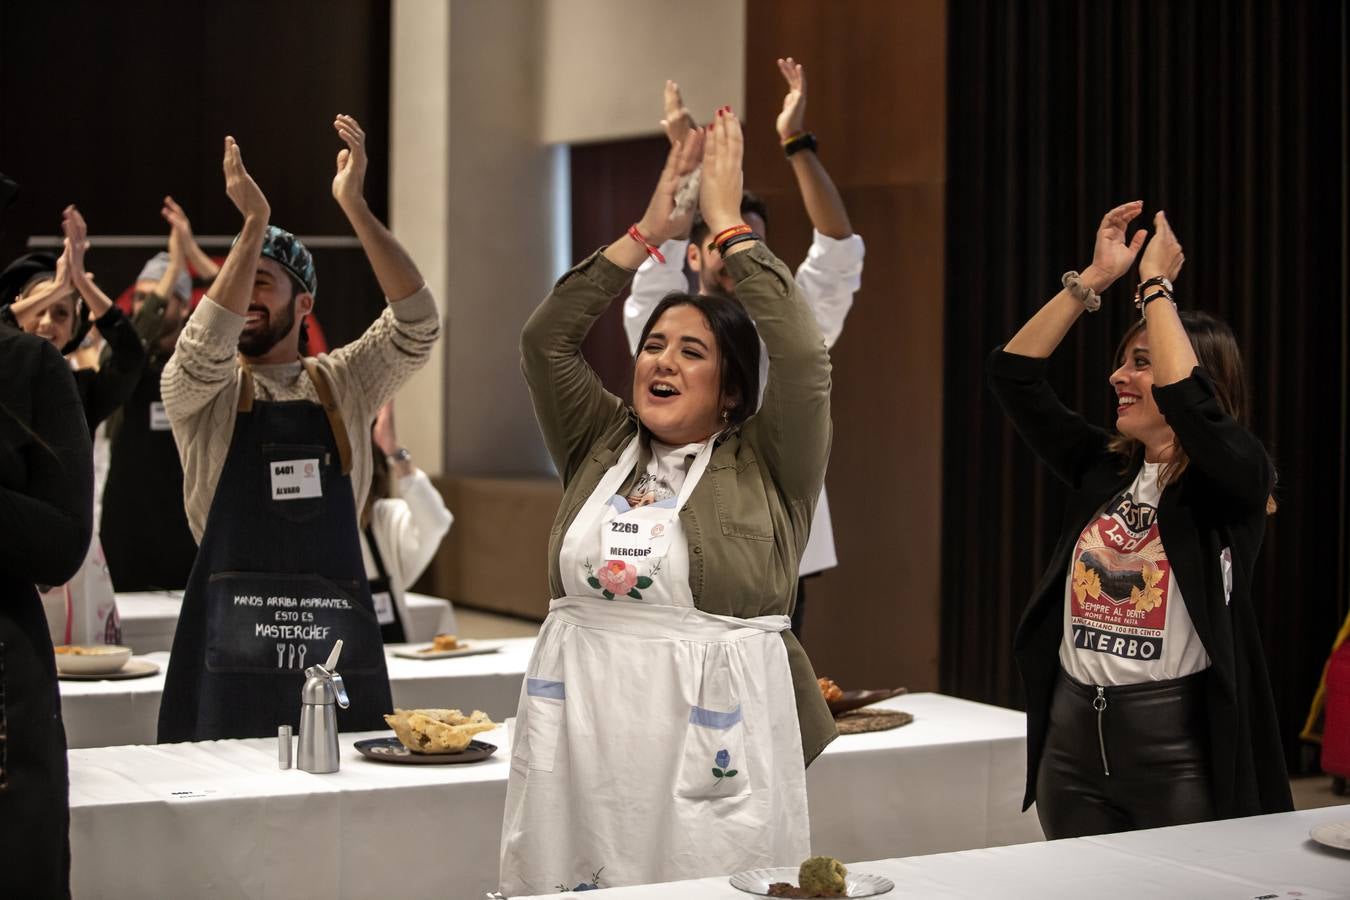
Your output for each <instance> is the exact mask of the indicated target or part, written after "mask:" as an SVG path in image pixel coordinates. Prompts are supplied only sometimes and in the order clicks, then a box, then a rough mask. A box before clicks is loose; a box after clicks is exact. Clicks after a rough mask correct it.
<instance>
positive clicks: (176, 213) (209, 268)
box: [156, 196, 220, 299]
mask: <svg viewBox="0 0 1350 900" xmlns="http://www.w3.org/2000/svg"><path fill="white" fill-rule="evenodd" d="M159 214H160V215H161V216H163V217H164V221H166V222H168V223H169V226H170V228H169V256H170V257H171V258H172V257H173V253H174V245H175V243H176V244H177V245H178V248H179V250H180V252H181V254H182V256H183V258H184V261H185V262H186V263H187V264H188V265H189V266H191V267H192V270H193V271H194V272H196V273H197V277H199V278H202V279H205V280H206V281H212V280H213V279H215V277H216V275H217V274H219V272H220V265H219V264H218V263H217V262H216V261H215V260H214V259H212V258H211V257H210V256H209V255H208V254H207V252H206V251H205V250H203V249H202V248H201V245H200V244H198V243H197V238H196V237H195V236H194V235H193V233H192V221H191V220H190V219H188V217H187V213H185V212H183V207H181V206H179V205H178V202H177V201H176V200H174V199H173V198H172V197H169V196H165V198H164V206H163V208H162V209H160V211H159ZM170 268H172V267H170ZM164 277H165V278H168V277H169V275H168V273H167V272H166V273H165V275H164ZM160 286H161V287H163V288H165V289H167V290H170V291H171V290H173V282H172V281H169V282H168V283H167V284H165V283H164V281H163V280H162V279H161V281H160ZM156 290H158V288H156ZM160 296H162V297H167V296H169V295H168V294H166V293H161V294H160ZM189 299H191V298H189Z"/></svg>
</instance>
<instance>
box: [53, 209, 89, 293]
mask: <svg viewBox="0 0 1350 900" xmlns="http://www.w3.org/2000/svg"><path fill="white" fill-rule="evenodd" d="M61 232H62V233H63V234H64V235H65V248H66V249H65V252H63V253H62V254H61V255H62V257H63V258H64V259H65V260H66V277H67V278H69V279H70V283H71V285H72V286H73V287H75V288H77V289H78V288H80V287H81V286H83V285H84V283H85V282H86V281H87V280H88V278H89V275H88V273H86V272H85V270H84V253H85V251H86V250H88V249H89V226H88V225H87V224H86V223H85V221H84V216H82V215H80V211H79V210H78V209H76V208H75V205H74V204H71V205H70V206H67V207H66V208H65V209H64V210H62V211H61ZM60 271H61V266H60V262H59V260H58V263H57V275H58V280H59V277H60Z"/></svg>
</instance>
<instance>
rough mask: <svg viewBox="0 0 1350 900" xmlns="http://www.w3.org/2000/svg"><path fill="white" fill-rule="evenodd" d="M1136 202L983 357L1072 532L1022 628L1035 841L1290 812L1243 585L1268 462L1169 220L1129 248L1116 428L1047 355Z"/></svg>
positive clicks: (1111, 254)
mask: <svg viewBox="0 0 1350 900" xmlns="http://www.w3.org/2000/svg"><path fill="white" fill-rule="evenodd" d="M1142 209H1143V204H1142V203H1141V202H1139V201H1135V202H1132V203H1127V204H1124V205H1122V206H1119V207H1117V208H1116V209H1114V210H1112V211H1111V212H1109V213H1107V215H1106V217H1105V218H1104V219H1103V220H1102V224H1101V227H1100V228H1099V229H1098V232H1097V240H1096V247H1095V250H1094V254H1093V261H1092V265H1090V266H1089V267H1088V268H1087V269H1086V270H1084V271H1083V272H1082V273H1081V274H1079V273H1076V272H1069V273H1066V274H1065V276H1064V285H1065V289H1064V290H1063V291H1061V292H1060V293H1059V294H1056V295H1055V296H1054V297H1053V298H1052V299H1051V300H1050V301H1049V302H1048V303H1046V304H1045V306H1043V307H1042V308H1041V310H1040V311H1039V312H1037V313H1036V315H1035V316H1033V317H1032V318H1031V320H1030V321H1028V322H1027V324H1026V325H1024V326H1023V327H1022V328H1021V330H1020V331H1018V332H1017V334H1016V335H1014V337H1013V339H1012V340H1010V341H1009V342H1008V343H1007V345H1006V346H1004V347H1001V348H998V349H996V350H995V351H994V352H993V354H992V355H991V356H990V358H989V362H988V376H989V384H990V387H991V389H992V391H993V393H994V395H995V397H996V398H997V400H998V402H999V404H1000V405H1001V406H1002V407H1003V410H1004V412H1005V413H1006V414H1007V415H1008V418H1009V419H1010V420H1011V421H1012V424H1013V426H1014V427H1015V428H1016V429H1017V431H1018V433H1019V434H1020V435H1021V436H1022V438H1023V439H1024V440H1025V441H1026V442H1027V444H1028V445H1029V446H1030V447H1031V448H1032V450H1034V451H1035V453H1036V455H1037V456H1038V457H1039V458H1040V459H1041V461H1042V462H1044V463H1045V464H1046V466H1048V467H1049V469H1050V470H1051V471H1052V472H1053V473H1054V474H1055V475H1056V476H1057V477H1058V478H1060V479H1061V480H1062V481H1064V482H1065V483H1066V484H1068V485H1069V487H1070V489H1071V494H1070V500H1069V506H1068V510H1067V513H1066V516H1065V521H1064V530H1063V531H1062V532H1061V535H1060V539H1059V541H1058V542H1057V546H1056V548H1055V552H1054V556H1053V557H1052V559H1051V561H1050V565H1049V568H1048V569H1047V570H1046V573H1045V575H1044V577H1043V578H1042V580H1041V583H1040V584H1039V585H1038V586H1037V588H1036V591H1035V593H1034V594H1033V595H1032V598H1031V601H1030V603H1029V604H1028V605H1027V608H1026V610H1025V612H1024V613H1023V616H1022V620H1021V622H1020V624H1019V625H1018V629H1017V637H1016V656H1017V661H1018V666H1019V668H1020V670H1021V673H1022V679H1023V683H1024V686H1025V688H1026V696H1027V787H1026V795H1025V798H1024V807H1023V808H1026V807H1028V806H1030V805H1031V803H1032V802H1033V801H1035V802H1036V805H1037V813H1038V815H1039V817H1040V821H1041V826H1042V828H1043V829H1044V831H1045V834H1046V837H1048V838H1051V839H1056V838H1065V837H1077V836H1081V835H1086V834H1100V833H1105V832H1114V831H1124V830H1129V829H1134V828H1154V827H1160V826H1165V825H1176V824H1182V823H1185V822H1194V821H1204V820H1209V819H1216V818H1228V817H1234V816H1246V815H1255V814H1260V813H1272V812H1282V811H1286V810H1289V809H1292V808H1293V803H1292V799H1291V796H1290V792H1289V781H1288V776H1287V773H1286V770H1285V765H1284V755H1283V751H1282V749H1281V743H1280V739H1279V730H1278V723H1277V721H1276V714H1275V704H1274V698H1273V696H1272V693H1271V688H1270V681H1269V677H1268V675H1267V672H1266V665H1265V659H1264V656H1263V655H1262V651H1261V641H1260V635H1259V634H1258V632H1257V625H1256V616H1255V613H1254V611H1253V606H1252V604H1253V598H1252V596H1251V579H1252V568H1253V566H1254V564H1255V561H1256V556H1257V553H1258V552H1259V550H1260V547H1261V540H1262V537H1263V535H1264V532H1265V520H1266V517H1267V515H1268V514H1270V513H1273V512H1274V500H1273V497H1272V493H1271V492H1272V489H1273V487H1274V481H1275V472H1274V468H1273V466H1272V464H1271V462H1270V458H1269V456H1268V455H1267V453H1266V451H1265V448H1264V447H1263V446H1262V444H1261V442H1260V441H1259V440H1258V439H1257V438H1256V437H1255V435H1253V434H1252V433H1251V432H1250V431H1249V430H1248V429H1247V428H1246V427H1245V425H1244V424H1243V417H1244V413H1245V406H1246V397H1245V387H1244V378H1243V370H1242V360H1241V356H1240V354H1239V351H1238V347H1237V342H1236V340H1235V339H1234V337H1233V333H1232V331H1231V330H1230V329H1229V328H1228V326H1227V325H1225V324H1224V323H1223V322H1221V321H1220V320H1218V319H1216V318H1215V317H1213V316H1209V315H1206V314H1203V313H1189V312H1182V313H1179V312H1178V311H1177V308H1176V304H1175V302H1174V300H1173V288H1172V283H1171V279H1173V278H1175V277H1176V276H1177V274H1178V273H1179V272H1180V270H1181V266H1182V263H1183V261H1184V256H1183V254H1182V250H1181V245H1180V243H1179V242H1178V241H1177V238H1176V235H1175V234H1174V233H1173V232H1172V229H1171V227H1170V225H1169V224H1168V222H1167V218H1166V216H1165V215H1164V214H1163V213H1162V212H1158V213H1157V215H1156V216H1155V219H1154V224H1155V232H1154V235H1153V237H1152V239H1151V240H1149V241H1148V246H1147V249H1145V250H1144V253H1143V255H1142V257H1140V262H1139V277H1140V290H1139V291H1138V294H1137V296H1136V305H1137V306H1138V307H1139V308H1140V311H1141V314H1142V316H1143V318H1142V319H1141V320H1140V321H1139V322H1138V323H1136V324H1135V325H1134V326H1133V327H1131V328H1130V329H1129V330H1128V331H1127V333H1126V335H1125V338H1124V339H1123V340H1122V342H1121V346H1120V350H1119V352H1118V354H1117V357H1118V358H1117V360H1116V362H1117V364H1118V366H1119V368H1117V369H1116V371H1115V372H1113V373H1112V374H1111V377H1110V382H1111V385H1112V388H1113V389H1114V391H1115V393H1116V395H1117V398H1118V399H1117V404H1118V405H1117V410H1116V432H1115V433H1110V432H1107V431H1104V430H1102V429H1100V428H1096V427H1093V426H1091V425H1089V424H1087V423H1086V422H1085V421H1084V420H1083V419H1082V417H1081V416H1079V415H1078V414H1076V413H1074V412H1071V411H1070V410H1068V409H1067V408H1066V407H1065V406H1064V405H1063V404H1062V403H1061V402H1060V400H1059V398H1058V397H1057V396H1056V395H1055V393H1054V390H1053V389H1052V388H1051V387H1050V384H1049V382H1048V381H1047V380H1046V370H1047V362H1048V360H1047V358H1048V357H1049V356H1050V354H1051V353H1052V352H1053V351H1054V349H1055V348H1056V347H1057V346H1058V345H1059V343H1060V341H1061V340H1063V338H1064V336H1065V335H1066V334H1067V333H1068V331H1069V329H1070V328H1071V327H1072V326H1073V324H1074V323H1075V322H1076V321H1077V320H1078V318H1079V316H1081V315H1082V313H1083V312H1084V311H1085V310H1086V311H1092V310H1095V309H1096V308H1097V306H1098V305H1100V299H1099V297H1098V296H1097V295H1098V293H1099V292H1101V291H1104V290H1105V289H1106V288H1107V287H1108V286H1109V285H1111V284H1112V283H1113V282H1115V281H1116V279H1118V278H1119V277H1121V276H1122V275H1124V274H1125V273H1126V272H1127V271H1128V270H1129V269H1130V267H1131V266H1132V265H1133V263H1134V260H1135V257H1136V256H1137V255H1139V251H1140V249H1141V248H1142V247H1143V246H1144V241H1145V238H1146V236H1147V235H1146V233H1145V232H1144V231H1142V230H1141V231H1138V232H1136V233H1135V234H1134V236H1133V239H1132V240H1130V241H1128V242H1127V241H1126V240H1125V232H1126V228H1127V226H1128V225H1129V223H1130V222H1131V221H1132V220H1133V219H1135V218H1136V217H1137V216H1138V215H1139V214H1140V212H1142Z"/></svg>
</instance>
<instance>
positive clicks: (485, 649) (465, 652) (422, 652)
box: [390, 641, 502, 659]
mask: <svg viewBox="0 0 1350 900" xmlns="http://www.w3.org/2000/svg"><path fill="white" fill-rule="evenodd" d="M431 646H432V645H431V644H425V645H423V646H421V647H399V648H398V649H397V650H392V651H390V652H391V653H393V654H394V655H395V656H397V657H400V658H402V659H454V658H455V657H457V656H477V655H478V654H480V653H496V652H497V651H498V650H500V649H502V645H501V644H500V643H494V642H492V641H460V642H459V646H458V647H457V648H455V649H454V650H432V649H431Z"/></svg>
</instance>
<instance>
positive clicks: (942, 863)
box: [456, 806, 1350, 900]
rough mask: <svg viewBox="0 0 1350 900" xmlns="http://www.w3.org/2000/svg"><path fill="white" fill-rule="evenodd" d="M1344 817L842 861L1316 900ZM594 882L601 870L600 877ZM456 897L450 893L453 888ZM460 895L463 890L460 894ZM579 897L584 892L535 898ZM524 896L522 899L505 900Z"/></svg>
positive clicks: (1124, 887) (1346, 859) (1345, 811)
mask: <svg viewBox="0 0 1350 900" xmlns="http://www.w3.org/2000/svg"><path fill="white" fill-rule="evenodd" d="M1323 822H1350V806H1332V807H1327V808H1325V809H1314V810H1305V811H1303V812H1292V813H1281V814H1279V815H1273V816H1254V817H1252V818H1249V819H1228V820H1226V821H1221V822H1206V823H1204V824H1202V825H1181V826H1177V827H1175V828H1156V829H1153V830H1150V831H1134V832H1126V833H1123V834H1112V835H1103V836H1101V837H1091V838H1075V839H1073V840H1067V841H1050V842H1042V843H1038V844H1022V845H1020V846H1016V847H999V848H996V849H991V850H967V851H965V852H963V853H943V854H940V855H936V856H916V857H910V858H908V859H883V860H879V861H874V862H862V863H856V864H849V869H850V870H856V871H858V872H871V873H875V874H878V875H885V876H886V877H887V878H890V879H891V880H892V881H894V882H895V885H896V890H895V892H894V893H891V894H887V895H884V896H885V897H886V898H887V900H889V898H891V897H895V898H896V900H899V898H901V897H923V898H932V900H941V898H948V897H1000V898H1013V900H1015V898H1027V900H1055V898H1063V900H1081V898H1084V897H1092V898H1094V900H1111V898H1120V900H1138V898H1140V897H1186V898H1189V900H1204V898H1213V900H1220V898H1223V900H1262V898H1270V900H1276V898H1279V900H1284V898H1299V900H1326V898H1332V897H1337V898H1345V897H1350V851H1337V850H1331V849H1328V848H1325V847H1322V846H1321V845H1320V844H1317V843H1315V842H1313V841H1312V840H1310V839H1309V837H1308V831H1309V830H1310V829H1311V828H1313V826H1315V825H1319V824H1321V823H1323ZM601 880H602V881H603V880H604V879H603V876H602V877H601ZM456 896H459V895H456ZM463 896H465V897H468V896H470V895H469V894H467V893H466V894H464V895H463ZM545 896H547V897H555V898H562V897H569V898H577V900H582V898H586V897H590V896H592V895H591V894H589V893H580V894H574V893H570V892H569V893H564V894H548V895H540V896H538V897H536V898H534V900H543V897H545ZM596 896H603V897H604V898H605V900H610V898H614V900H747V898H748V897H749V895H748V894H744V893H741V892H740V891H738V890H736V889H735V888H733V887H732V886H731V885H730V884H728V883H727V879H726V878H725V877H719V878H703V879H699V880H697V881H681V882H673V883H670V884H651V885H642V886H639V887H628V888H614V889H612V890H609V891H606V892H605V893H603V894H600V895H596ZM513 900H528V898H521V897H517V898H513Z"/></svg>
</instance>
